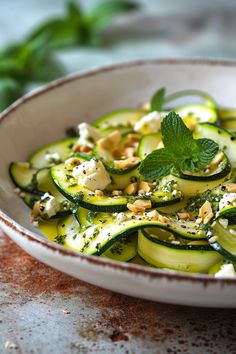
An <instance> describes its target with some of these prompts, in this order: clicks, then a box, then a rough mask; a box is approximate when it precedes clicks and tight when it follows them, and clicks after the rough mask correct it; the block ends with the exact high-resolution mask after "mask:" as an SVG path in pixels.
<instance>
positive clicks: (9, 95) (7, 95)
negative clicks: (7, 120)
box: [0, 77, 22, 111]
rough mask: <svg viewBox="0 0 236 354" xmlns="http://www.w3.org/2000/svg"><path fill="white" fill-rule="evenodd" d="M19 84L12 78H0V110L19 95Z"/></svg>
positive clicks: (20, 92)
mask: <svg viewBox="0 0 236 354" xmlns="http://www.w3.org/2000/svg"><path fill="white" fill-rule="evenodd" d="M21 94H22V91H21V85H20V84H19V83H18V82H17V81H16V80H14V79H12V78H8V77H6V78H1V79H0V111H3V110H4V109H5V108H6V107H8V106H9V105H10V104H11V103H12V102H13V101H15V100H16V99H17V98H18V97H19V96H21Z"/></svg>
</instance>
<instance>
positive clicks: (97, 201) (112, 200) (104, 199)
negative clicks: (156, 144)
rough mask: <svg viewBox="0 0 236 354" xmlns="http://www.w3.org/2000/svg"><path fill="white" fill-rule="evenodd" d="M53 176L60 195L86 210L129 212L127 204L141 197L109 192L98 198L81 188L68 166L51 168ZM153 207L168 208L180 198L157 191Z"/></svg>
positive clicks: (153, 199) (62, 165) (152, 199)
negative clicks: (116, 194)
mask: <svg viewBox="0 0 236 354" xmlns="http://www.w3.org/2000/svg"><path fill="white" fill-rule="evenodd" d="M51 175H52V178H53V181H54V183H55V185H56V186H57V188H58V190H59V191H60V193H62V194H63V195H64V196H65V197H66V198H68V199H69V200H70V201H72V202H73V203H76V204H79V205H81V206H83V207H84V208H87V209H91V210H95V211H105V212H106V211H109V212H113V211H123V210H127V203H129V202H133V201H135V199H140V196H126V195H123V196H117V197H114V196H111V193H110V192H109V191H108V192H107V195H106V194H105V193H104V195H103V196H96V195H94V193H93V192H92V191H90V190H89V189H88V188H86V187H83V186H80V185H79V184H78V181H77V180H76V179H75V178H74V177H73V176H72V170H71V168H70V167H68V165H66V164H60V165H55V166H53V167H52V168H51ZM150 200H151V201H152V205H153V206H166V205H171V204H175V203H177V202H178V201H179V200H180V197H175V196H173V195H172V193H170V192H162V191H160V190H157V191H156V192H153V195H152V196H150Z"/></svg>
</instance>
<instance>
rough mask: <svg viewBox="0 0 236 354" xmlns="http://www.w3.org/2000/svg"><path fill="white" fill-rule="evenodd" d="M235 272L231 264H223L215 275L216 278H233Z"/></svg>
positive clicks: (235, 274)
mask: <svg viewBox="0 0 236 354" xmlns="http://www.w3.org/2000/svg"><path fill="white" fill-rule="evenodd" d="M235 276H236V272H235V269H234V266H233V264H232V263H229V264H224V265H223V266H222V267H221V268H220V270H219V271H218V272H217V273H216V274H215V277H216V278H224V277H230V278H232V277H235Z"/></svg>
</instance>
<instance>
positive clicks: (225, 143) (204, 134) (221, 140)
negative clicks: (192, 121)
mask: <svg viewBox="0 0 236 354" xmlns="http://www.w3.org/2000/svg"><path fill="white" fill-rule="evenodd" d="M198 134H199V136H200V137H201V138H208V139H212V140H214V141H215V142H216V143H217V144H218V145H219V148H220V150H222V151H224V153H225V154H226V155H227V157H228V159H229V162H230V163H231V165H232V167H233V168H235V167H236V153H235V151H236V136H234V135H233V134H231V133H230V132H228V131H227V130H225V129H222V128H219V127H216V126H214V125H212V124H208V123H202V124H199V126H198Z"/></svg>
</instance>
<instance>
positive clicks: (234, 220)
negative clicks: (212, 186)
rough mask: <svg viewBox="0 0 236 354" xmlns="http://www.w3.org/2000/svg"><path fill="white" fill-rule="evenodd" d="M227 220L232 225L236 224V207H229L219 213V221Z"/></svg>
mask: <svg viewBox="0 0 236 354" xmlns="http://www.w3.org/2000/svg"><path fill="white" fill-rule="evenodd" d="M220 218H222V219H227V220H228V223H229V224H230V225H232V224H233V225H234V224H236V207H235V206H233V205H229V206H227V207H224V208H223V209H221V210H220V211H219V212H218V213H217V219H220Z"/></svg>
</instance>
